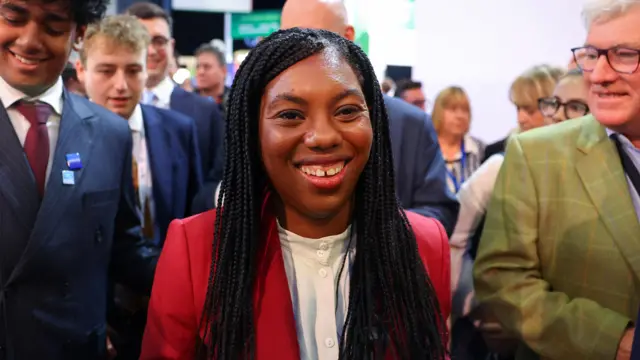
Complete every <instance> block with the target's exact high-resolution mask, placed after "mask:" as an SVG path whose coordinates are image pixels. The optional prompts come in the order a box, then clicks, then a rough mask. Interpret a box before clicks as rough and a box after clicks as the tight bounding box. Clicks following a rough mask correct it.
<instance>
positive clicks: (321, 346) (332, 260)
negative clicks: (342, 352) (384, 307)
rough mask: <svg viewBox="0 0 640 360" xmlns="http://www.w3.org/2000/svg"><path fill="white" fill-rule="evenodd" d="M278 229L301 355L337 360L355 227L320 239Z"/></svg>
mask: <svg viewBox="0 0 640 360" xmlns="http://www.w3.org/2000/svg"><path fill="white" fill-rule="evenodd" d="M278 233H279V236H280V244H281V246H282V257H283V260H284V266H285V270H286V273H287V280H288V281H289V290H290V292H291V302H292V304H293V312H294V317H295V320H296V330H297V334H298V344H299V346H300V359H301V360H335V359H338V354H339V349H340V348H339V341H340V336H341V335H342V329H343V326H344V322H345V319H346V313H347V309H348V301H349V281H348V279H349V273H350V265H351V264H352V263H353V259H354V255H355V246H354V245H355V239H353V240H352V242H351V246H350V250H349V251H348V253H347V244H348V243H349V237H350V236H351V227H349V228H347V230H345V231H344V232H343V233H341V234H338V235H333V236H327V237H324V238H320V239H309V238H304V237H302V236H298V235H296V234H294V233H292V232H290V231H287V230H285V229H284V228H282V227H281V226H280V224H278ZM343 262H344V266H343ZM340 268H342V273H341V274H340V280H339V283H338V281H337V278H338V273H339V272H340ZM336 289H337V299H336ZM336 300H337V304H336Z"/></svg>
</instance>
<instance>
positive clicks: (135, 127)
mask: <svg viewBox="0 0 640 360" xmlns="http://www.w3.org/2000/svg"><path fill="white" fill-rule="evenodd" d="M129 129H131V131H133V132H139V133H141V134H144V121H143V119H142V108H141V107H140V104H138V105H136V107H135V109H133V113H132V114H131V116H130V117H129Z"/></svg>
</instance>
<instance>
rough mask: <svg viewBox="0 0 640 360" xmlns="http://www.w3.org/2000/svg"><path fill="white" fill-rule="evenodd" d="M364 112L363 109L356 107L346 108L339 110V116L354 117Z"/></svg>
mask: <svg viewBox="0 0 640 360" xmlns="http://www.w3.org/2000/svg"><path fill="white" fill-rule="evenodd" d="M361 112H362V109H360V108H358V107H355V106H344V107H342V108H340V109H338V113H337V114H338V116H343V117H353V116H355V115H358V114H360V113H361Z"/></svg>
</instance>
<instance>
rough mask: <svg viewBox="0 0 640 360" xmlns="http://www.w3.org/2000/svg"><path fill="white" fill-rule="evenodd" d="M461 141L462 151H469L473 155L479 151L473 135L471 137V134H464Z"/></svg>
mask: <svg viewBox="0 0 640 360" xmlns="http://www.w3.org/2000/svg"><path fill="white" fill-rule="evenodd" d="M462 141H464V151H465V152H466V153H471V154H474V155H478V154H479V153H480V148H478V142H476V141H475V140H474V139H473V137H471V135H465V136H464V138H463V139H462Z"/></svg>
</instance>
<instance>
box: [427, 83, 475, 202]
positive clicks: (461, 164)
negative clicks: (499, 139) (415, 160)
mask: <svg viewBox="0 0 640 360" xmlns="http://www.w3.org/2000/svg"><path fill="white" fill-rule="evenodd" d="M431 117H432V119H433V126H434V127H435V129H436V133H437V134H438V142H439V143H440V149H441V150H442V156H443V157H444V160H445V163H446V166H447V185H448V186H449V190H451V192H453V193H454V194H455V193H457V192H458V190H459V189H460V186H461V185H462V183H463V182H464V181H465V180H466V179H468V178H469V177H470V176H471V174H472V173H473V172H474V171H475V170H476V169H477V168H478V166H480V162H481V160H482V158H483V155H484V147H485V144H484V143H483V142H482V141H480V140H478V139H476V138H473V137H471V136H470V135H469V134H468V133H469V125H470V124H471V106H470V104H469V97H468V96H467V93H466V92H465V91H464V90H463V89H462V88H461V87H459V86H450V87H448V88H446V89H444V90H442V91H441V92H440V93H439V94H438V96H437V97H436V101H435V103H434V105H433V112H432V114H431Z"/></svg>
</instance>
